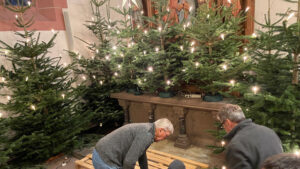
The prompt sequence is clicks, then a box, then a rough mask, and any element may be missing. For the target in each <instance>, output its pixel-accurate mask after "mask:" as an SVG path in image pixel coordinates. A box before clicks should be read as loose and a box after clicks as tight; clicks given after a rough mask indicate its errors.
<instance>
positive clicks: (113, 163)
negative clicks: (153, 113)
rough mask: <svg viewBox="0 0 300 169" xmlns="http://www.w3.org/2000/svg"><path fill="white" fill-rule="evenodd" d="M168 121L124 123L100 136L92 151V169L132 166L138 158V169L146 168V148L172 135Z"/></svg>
mask: <svg viewBox="0 0 300 169" xmlns="http://www.w3.org/2000/svg"><path fill="white" fill-rule="evenodd" d="M173 131H174V128H173V125H172V123H171V122H170V121H169V120H168V119H166V118H163V119H159V120H157V121H155V122H154V123H132V124H127V125H125V126H122V127H120V128H118V129H117V130H115V131H113V132H111V133H110V134H108V135H106V136H105V137H103V138H101V139H100V140H99V141H98V143H97V144H96V147H95V150H94V152H93V158H92V160H93V165H94V167H95V169H120V168H121V169H134V166H135V163H136V162H137V161H138V162H139V165H140V168H141V169H148V162H147V156H146V150H147V149H148V147H149V146H150V145H151V144H152V143H153V142H154V141H156V142H157V141H161V140H164V139H165V138H166V137H168V136H169V135H170V134H173Z"/></svg>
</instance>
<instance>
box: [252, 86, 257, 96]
mask: <svg viewBox="0 0 300 169" xmlns="http://www.w3.org/2000/svg"><path fill="white" fill-rule="evenodd" d="M258 90H259V88H258V87H257V86H253V87H252V91H253V93H254V94H256V93H257V92H258Z"/></svg>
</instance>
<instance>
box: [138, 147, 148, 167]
mask: <svg viewBox="0 0 300 169" xmlns="http://www.w3.org/2000/svg"><path fill="white" fill-rule="evenodd" d="M139 165H140V168H141V169H148V159H147V154H146V151H145V152H144V154H143V155H142V156H141V157H140V158H139Z"/></svg>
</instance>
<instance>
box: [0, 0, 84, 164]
mask: <svg viewBox="0 0 300 169" xmlns="http://www.w3.org/2000/svg"><path fill="white" fill-rule="evenodd" d="M31 5H32V4H31V2H30V1H28V5H26V6H23V5H19V6H7V9H9V10H10V11H13V12H15V13H16V23H15V24H16V26H17V27H19V28H22V29H23V31H20V32H15V34H16V35H17V36H18V37H19V39H20V40H18V41H17V42H16V43H15V44H14V45H9V44H8V43H6V42H4V41H0V44H1V46H2V47H1V48H2V49H4V50H5V57H6V59H7V60H9V61H10V62H11V65H12V67H8V66H9V65H1V72H0V76H1V77H3V78H4V79H5V81H2V84H1V85H3V87H6V88H7V89H8V90H9V91H10V93H9V94H2V95H1V96H3V97H6V98H7V102H6V103H1V104H0V107H1V109H3V110H5V111H7V112H8V113H9V115H10V116H9V118H7V119H6V120H8V121H7V123H6V124H7V126H8V127H9V128H10V132H9V133H7V134H8V135H9V136H10V137H9V138H8V143H9V144H7V145H8V146H6V147H2V144H1V148H0V149H1V150H2V151H1V153H7V155H8V157H9V159H8V162H9V164H10V165H17V164H20V163H22V164H21V165H22V168H23V167H25V166H24V165H23V164H24V163H35V164H36V163H38V162H41V161H43V160H46V159H48V158H49V157H51V156H54V155H56V154H58V153H61V152H67V151H70V150H72V148H73V147H74V146H75V145H76V143H77V141H76V136H77V134H79V133H80V132H81V131H82V130H83V129H85V128H86V126H87V123H88V120H89V118H88V117H89V116H88V115H86V114H79V113H77V112H76V111H77V108H80V106H79V105H81V104H80V102H79V100H78V99H77V96H76V93H74V91H73V88H72V86H71V85H72V83H73V82H74V80H75V79H73V78H72V77H71V72H70V70H71V67H72V66H73V65H72V64H71V65H68V66H62V65H61V63H60V60H61V58H60V57H48V56H47V54H48V50H49V49H50V48H51V47H53V45H54V39H55V37H56V35H57V33H55V34H54V35H53V37H52V38H51V39H50V40H49V41H48V42H43V41H42V42H40V34H38V35H36V34H35V31H30V30H29V27H30V26H31V25H32V24H34V19H33V17H29V16H28V15H27V14H26V11H27V10H28V9H29V8H30V7H31ZM0 126H2V120H1V125H0ZM1 132H2V131H1ZM1 141H3V140H2V139H1ZM1 160H2V159H1Z"/></svg>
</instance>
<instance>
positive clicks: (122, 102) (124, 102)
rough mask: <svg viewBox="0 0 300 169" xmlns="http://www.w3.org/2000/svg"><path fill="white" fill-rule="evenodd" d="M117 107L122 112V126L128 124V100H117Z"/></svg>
mask: <svg viewBox="0 0 300 169" xmlns="http://www.w3.org/2000/svg"><path fill="white" fill-rule="evenodd" d="M118 101H119V105H120V106H121V107H122V108H123V110H124V124H123V125H125V124H128V123H130V114H129V108H130V101H128V100H122V99H118Z"/></svg>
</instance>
